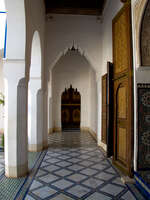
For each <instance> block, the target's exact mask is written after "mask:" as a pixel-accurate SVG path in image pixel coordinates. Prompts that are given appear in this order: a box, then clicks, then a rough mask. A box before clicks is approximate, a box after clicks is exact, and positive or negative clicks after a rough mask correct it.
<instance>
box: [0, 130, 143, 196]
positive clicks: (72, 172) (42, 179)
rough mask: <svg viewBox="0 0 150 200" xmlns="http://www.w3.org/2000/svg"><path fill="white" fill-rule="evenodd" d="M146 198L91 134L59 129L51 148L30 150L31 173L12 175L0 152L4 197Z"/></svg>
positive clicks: (0, 188) (1, 193)
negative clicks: (126, 182)
mask: <svg viewBox="0 0 150 200" xmlns="http://www.w3.org/2000/svg"><path fill="white" fill-rule="evenodd" d="M42 199H44V200H73V199H74V200H84V199H87V200H110V199H115V200H135V199H138V200H144V199H145V198H144V197H143V196H142V195H141V194H140V193H139V192H138V190H136V189H135V186H134V185H131V186H130V187H129V186H127V185H124V184H123V183H122V182H121V179H120V176H119V174H118V173H117V171H116V169H115V168H114V167H113V166H112V165H111V163H110V161H109V160H108V159H107V158H106V157H105V155H104V153H103V152H102V151H101V149H100V148H99V147H97V146H96V142H95V141H94V139H93V138H92V137H91V135H90V134H88V133H86V132H83V133H79V132H74V133H73V132H66V133H55V134H52V135H50V136H49V149H48V150H47V151H43V152H39V153H29V175H28V176H27V177H24V178H19V179H8V178H6V177H5V175H4V155H3V153H2V152H0V200H42Z"/></svg>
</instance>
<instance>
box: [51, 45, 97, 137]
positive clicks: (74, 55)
mask: <svg viewBox="0 0 150 200" xmlns="http://www.w3.org/2000/svg"><path fill="white" fill-rule="evenodd" d="M51 80H52V81H51V84H52V86H51V88H52V93H51V94H52V95H51V112H52V117H51V118H49V120H50V123H49V124H50V125H51V127H49V132H50V133H52V132H59V131H62V130H63V129H64V127H62V112H61V107H62V106H61V105H62V99H61V97H62V94H63V92H64V90H65V88H67V89H68V88H69V87H70V84H72V86H73V88H75V89H74V90H76V88H77V90H78V91H79V92H80V97H81V102H80V103H81V106H80V123H79V124H80V127H79V126H78V128H80V130H81V131H88V132H90V133H92V135H94V136H95V137H97V83H96V73H95V71H94V70H93V68H92V66H91V64H90V63H89V62H88V60H87V59H86V57H85V56H84V55H83V54H81V52H80V51H79V50H78V49H75V47H74V46H73V47H72V48H69V49H68V51H67V52H66V53H65V54H64V55H62V56H61V57H60V59H59V60H58V61H57V63H56V64H55V66H54V67H53V69H52V73H51ZM73 88H72V89H73ZM67 89H66V90H67ZM49 93H50V90H49ZM76 114H77V112H75V115H76ZM65 115H66V113H65ZM77 116H78V114H77ZM78 130H79V129H78Z"/></svg>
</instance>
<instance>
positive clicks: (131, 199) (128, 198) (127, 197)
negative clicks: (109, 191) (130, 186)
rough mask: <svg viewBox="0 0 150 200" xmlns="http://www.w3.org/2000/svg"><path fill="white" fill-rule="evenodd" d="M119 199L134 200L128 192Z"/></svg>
mask: <svg viewBox="0 0 150 200" xmlns="http://www.w3.org/2000/svg"><path fill="white" fill-rule="evenodd" d="M121 198H122V199H124V200H136V198H135V197H134V196H133V194H132V193H131V192H130V191H128V192H126V193H125V194H124V195H123V196H122V197H121Z"/></svg>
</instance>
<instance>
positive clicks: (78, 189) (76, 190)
mask: <svg viewBox="0 0 150 200" xmlns="http://www.w3.org/2000/svg"><path fill="white" fill-rule="evenodd" d="M67 192H69V193H70V194H73V195H74V196H76V197H78V198H82V197H83V196H84V195H85V194H87V193H88V192H90V190H89V189H87V188H85V187H83V186H80V185H77V186H74V187H72V188H71V189H69V190H67Z"/></svg>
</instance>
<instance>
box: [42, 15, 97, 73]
mask: <svg viewBox="0 0 150 200" xmlns="http://www.w3.org/2000/svg"><path fill="white" fill-rule="evenodd" d="M52 17H53V18H52V19H49V20H48V19H47V22H46V56H45V61H46V66H47V67H48V68H49V67H50V68H52V67H53V66H54V65H55V64H56V62H57V61H58V60H59V58H60V57H61V56H62V54H63V53H64V51H65V50H67V49H68V47H71V46H72V44H73V41H74V42H75V45H78V46H79V48H80V50H81V52H82V53H83V54H84V55H85V56H86V57H87V59H88V60H89V63H90V64H91V65H92V66H93V67H94V68H95V69H96V70H97V71H100V69H101V68H100V61H101V58H100V56H101V41H100V39H101V37H100V34H101V29H100V20H97V17H96V16H80V15H76V16H74V15H52Z"/></svg>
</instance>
